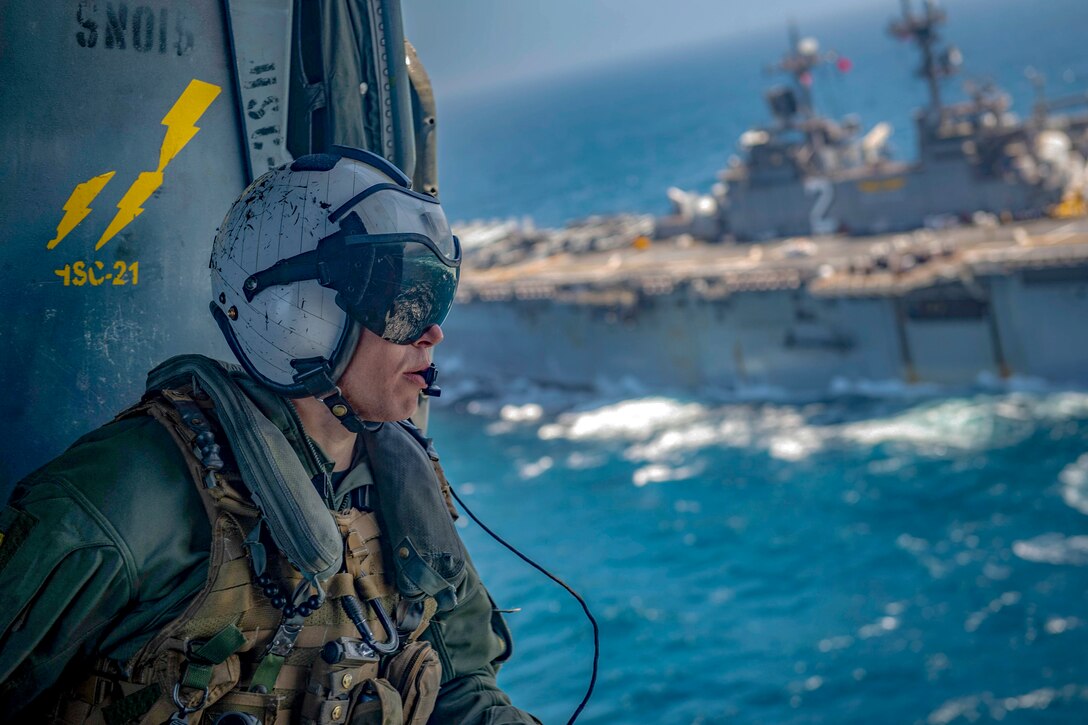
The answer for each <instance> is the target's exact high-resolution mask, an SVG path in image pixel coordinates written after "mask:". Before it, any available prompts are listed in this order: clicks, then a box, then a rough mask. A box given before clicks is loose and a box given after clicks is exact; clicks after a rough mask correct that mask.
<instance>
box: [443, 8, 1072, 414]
mask: <svg viewBox="0 0 1088 725" xmlns="http://www.w3.org/2000/svg"><path fill="white" fill-rule="evenodd" d="M902 11H903V14H902V17H901V18H899V19H897V20H895V21H893V22H892V24H891V25H890V28H889V30H890V32H891V34H892V35H894V36H897V37H901V38H907V39H910V40H913V41H915V42H916V44H917V46H918V47H919V49H920V51H921V55H922V63H921V66H920V68H919V70H918V74H919V75H920V76H921V78H922V79H923V80H924V81H925V83H926V85H927V87H928V90H929V103H928V105H927V106H926V107H924V108H922V109H920V110H919V111H918V112H917V113H916V116H915V119H916V124H917V130H918V139H919V150H918V159H917V160H916V161H914V162H911V163H906V162H901V161H895V160H893V159H891V158H890V156H889V154H888V153H887V151H886V149H885V143H884V142H885V140H886V139H887V136H888V133H889V129H888V127H887V124H877V126H875V127H874V128H873V129H872V130H871V131H869V132H868V133H866V134H864V135H861V134H860V124H858V123H857V122H856V121H854V120H852V119H846V120H844V121H834V120H832V119H829V118H826V117H823V116H820V115H819V114H817V113H816V112H815V110H814V108H813V104H812V99H811V95H810V91H809V87H808V83H807V78H809V77H810V73H811V71H812V69H813V68H814V67H815V66H816V65H817V64H819V63H823V62H828V61H833V60H834V57H833V56H832V55H830V54H821V53H820V51H819V48H818V46H817V45H816V43H815V42H814V41H811V40H809V39H802V38H798V37H797V35H796V33H794V34H793V37H792V38H791V50H790V52H789V53H788V54H787V55H786V57H785V58H784V59H783V60H782V61H781V62H780V63H779V64H778V65H777V66H776V68H777V69H778V70H779V71H783V72H785V73H786V74H787V75H788V76H789V77H790V78H791V80H792V84H791V85H789V86H786V87H778V88H775V89H772V90H771V91H770V92H769V93H768V94H767V99H768V103H769V106H770V108H771V111H772V114H773V116H774V119H775V120H774V123H773V124H772V125H769V126H766V127H760V128H755V129H752V130H750V131H748V132H747V133H745V134H744V135H743V136H742V137H741V148H742V150H743V151H744V152H745V154H746V157H745V158H744V159H743V160H739V161H737V162H735V163H734V164H732V165H730V166H729V167H728V168H727V169H726V170H725V171H724V172H723V173H722V174H721V181H722V183H721V184H719V185H718V186H717V187H716V188H715V190H714V192H713V193H712V194H710V195H698V194H689V193H685V192H680V191H677V190H670V196H672V198H673V201H674V204H675V206H676V213H675V214H674V215H672V216H671V217H667V218H663V219H657V220H654V219H652V218H651V217H648V216H635V215H630V216H621V217H614V218H609V219H590V220H585V221H583V222H580V223H577V224H574V225H571V226H570V227H568V228H566V229H563V230H538V229H533V228H526V227H519V226H517V225H513V226H511V227H508V228H506V229H496V228H495V227H479V226H475V227H464V228H462V229H460V230H459V231H460V233H461V235H462V237H463V238H464V239H465V240H466V242H467V244H466V246H467V247H470V248H471V249H470V251H469V254H468V264H469V268H468V269H466V270H465V272H464V274H463V278H462V279H463V281H462V286H461V292H460V299H459V303H458V305H456V306H455V308H454V311H453V312H452V313H451V315H450V318H449V319H448V320H447V322H446V324H445V327H446V329H447V339H448V342H447V344H446V346H445V349H444V351H443V354H444V359H445V360H446V361H447V363H451V362H452V363H457V362H459V363H462V364H463V366H464V369H465V370H466V371H474V372H476V373H479V374H480V375H481V377H482V378H485V379H486V378H488V377H495V378H499V379H504V380H507V379H509V378H510V377H523V378H526V379H529V380H531V381H536V382H540V383H547V384H556V385H564V386H575V387H598V388H599V387H602V386H603V387H606V388H607V387H609V386H613V387H614V386H616V385H617V384H620V385H630V386H632V387H635V388H636V389H637V388H644V389H662V388H666V389H681V390H688V391H693V392H706V391H709V390H718V391H721V392H723V393H726V394H736V393H738V392H741V393H745V394H755V395H765V394H771V393H776V392H785V393H788V394H794V393H803V394H824V393H827V392H828V391H829V390H830V391H865V390H872V389H874V388H879V387H882V386H886V384H887V383H889V382H891V383H934V384H939V385H963V384H972V383H976V382H978V381H979V380H983V381H986V380H1000V379H1002V378H1008V377H1010V376H1023V377H1028V378H1040V379H1044V380H1047V381H1053V382H1057V383H1069V382H1072V383H1081V384H1082V383H1084V382H1088V366H1086V365H1085V361H1086V360H1088V334H1086V333H1088V222H1086V221H1084V220H1083V219H1080V218H1078V215H1082V214H1083V211H1084V209H1083V206H1084V205H1083V191H1084V171H1085V164H1084V157H1083V151H1084V148H1083V145H1082V144H1083V142H1084V129H1085V128H1086V127H1088V124H1086V120H1088V119H1086V118H1085V117H1084V116H1073V115H1069V114H1065V115H1058V114H1057V113H1056V111H1057V110H1068V109H1069V108H1071V107H1073V106H1075V103H1069V102H1065V103H1062V104H1053V105H1047V104H1046V103H1045V101H1041V102H1037V103H1036V112H1035V113H1034V114H1033V115H1032V117H1031V118H1029V119H1028V120H1026V121H1021V120H1019V119H1017V118H1016V117H1015V116H1013V115H1012V114H1011V113H1010V112H1009V100H1008V97H1007V96H1006V95H1005V94H1004V93H1002V92H1001V91H1000V90H999V89H997V88H995V87H993V86H987V85H980V86H976V87H974V88H973V89H972V92H971V94H970V98H969V100H967V101H965V102H961V103H955V104H947V103H945V102H944V101H943V99H942V92H941V90H942V89H941V87H942V83H943V82H944V80H945V79H947V78H949V77H950V76H952V75H953V74H954V72H955V71H956V68H957V67H958V66H959V64H960V57H959V53H958V51H956V50H955V49H954V48H951V47H941V46H940V39H939V36H938V32H937V31H938V28H939V26H940V25H941V24H942V23H943V22H944V20H945V16H944V14H943V12H941V11H940V10H939V9H938V8H936V6H934V5H933V4H932V3H931V2H926V3H925V5H924V7H923V9H922V11H921V12H920V13H916V12H914V11H913V10H912V8H911V7H910V5H909V2H907V1H906V0H905V1H904V3H903V7H902ZM1043 217H1051V218H1043ZM1053 217H1059V218H1057V219H1055V218H1053ZM495 237H498V239H496V238H495ZM474 243H478V244H474ZM511 341H534V343H533V349H532V353H531V354H527V352H526V349H525V344H528V343H527V342H526V343H525V344H514V343H512V342H511Z"/></svg>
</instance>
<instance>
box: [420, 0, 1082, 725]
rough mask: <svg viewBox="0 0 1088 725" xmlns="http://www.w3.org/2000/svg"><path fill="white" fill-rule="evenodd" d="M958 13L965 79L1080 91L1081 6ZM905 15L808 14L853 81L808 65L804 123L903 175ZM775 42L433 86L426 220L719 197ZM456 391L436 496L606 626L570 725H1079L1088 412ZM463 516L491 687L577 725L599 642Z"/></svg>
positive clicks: (1069, 394)
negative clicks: (506, 653) (893, 159)
mask: <svg viewBox="0 0 1088 725" xmlns="http://www.w3.org/2000/svg"><path fill="white" fill-rule="evenodd" d="M948 5H949V13H950V20H949V24H948V26H947V28H946V33H945V35H946V37H947V38H949V39H950V40H951V41H952V42H955V43H956V44H957V45H959V46H960V48H961V49H962V50H963V53H964V56H965V59H966V60H965V69H966V71H967V72H966V73H965V77H975V78H976V79H977V78H990V79H993V80H996V81H998V82H999V83H1000V84H1002V85H1004V86H1005V87H1006V88H1007V89H1008V90H1009V91H1010V92H1011V93H1012V94H1013V96H1014V98H1015V106H1014V109H1015V110H1017V111H1019V112H1020V113H1026V112H1028V111H1029V110H1030V102H1031V87H1030V83H1029V82H1028V81H1027V79H1026V78H1025V76H1024V73H1023V71H1024V68H1025V67H1026V66H1028V65H1032V66H1034V67H1035V68H1036V69H1038V70H1039V71H1041V72H1043V73H1044V74H1045V75H1046V76H1047V78H1048V91H1049V93H1050V94H1051V95H1062V94H1065V93H1070V92H1073V91H1076V90H1080V91H1084V90H1086V89H1088V54H1086V53H1085V52H1084V48H1085V46H1084V40H1083V38H1084V31H1085V28H1088V3H1085V2H1083V0H1047V1H1045V2H1037V3H1036V2H1031V3H1029V2H1007V1H1006V2H982V1H980V0H966V1H964V2H950V3H948ZM896 10H897V4H896V3H894V2H887V3H883V2H882V3H874V5H873V7H872V9H871V10H866V11H863V12H858V13H856V14H853V15H851V16H849V17H840V18H834V19H825V20H821V21H816V22H812V23H811V24H808V23H805V22H804V20H805V19H804V18H799V20H801V21H802V31H803V32H804V33H812V34H815V35H817V36H819V37H820V39H821V42H822V45H823V47H824V48H835V49H837V50H838V51H839V52H841V53H842V54H844V55H846V56H848V57H849V58H850V59H851V60H852V61H853V63H854V69H853V70H852V71H851V72H850V73H849V74H846V75H843V74H840V73H838V72H837V71H834V70H831V69H824V70H823V71H821V72H820V73H819V74H818V75H817V77H816V83H815V88H814V91H815V94H816V99H817V104H818V106H820V107H821V108H822V109H824V110H825V111H827V112H829V113H832V114H834V115H841V114H844V113H847V112H856V113H858V114H859V115H860V117H861V120H862V123H863V126H864V127H865V128H866V129H867V128H870V127H871V126H872V125H873V124H874V123H876V122H877V121H880V120H889V121H891V122H892V123H893V124H894V126H895V135H894V136H893V144H894V147H895V149H896V151H897V152H898V155H899V156H900V157H902V158H910V157H912V155H913V153H914V151H913V149H914V135H913V131H912V129H911V127H910V118H911V116H910V114H911V108H912V107H914V106H916V105H918V104H920V103H921V102H922V101H923V100H924V97H925V91H924V88H923V87H922V85H921V84H920V83H919V82H918V81H917V80H916V79H914V78H912V76H911V71H912V69H913V68H914V67H915V65H916V64H917V56H916V53H915V52H914V51H913V50H912V49H911V48H909V47H907V46H904V45H902V44H899V43H898V42H896V41H893V40H892V39H890V38H888V37H887V36H886V35H884V33H883V27H884V25H885V24H886V23H887V21H888V19H889V18H890V17H891V16H892V15H893V14H895V12H896ZM723 32H724V29H723ZM619 41H622V39H618V42H619ZM785 42H786V41H785V28H783V29H782V30H781V31H776V32H774V33H767V34H765V35H763V36H759V35H755V36H751V37H748V38H745V39H742V40H737V41H729V42H723V43H720V44H714V45H710V46H704V47H699V48H692V49H687V50H684V51H682V52H677V53H675V54H673V55H671V56H667V57H663V58H647V59H641V60H639V61H637V62H633V63H629V64H626V65H622V66H616V67H611V68H591V69H586V71H585V73H583V74H579V75H577V76H568V77H565V78H557V79H552V80H550V81H547V82H539V83H533V84H527V85H523V86H515V87H508V88H500V89H492V90H490V91H487V92H484V93H477V94H475V95H471V96H461V97H453V98H445V97H443V96H442V95H441V89H439V103H440V106H439V113H440V159H441V167H440V168H441V178H442V189H443V190H442V195H443V201H444V205H445V206H446V208H447V210H448V212H449V215H450V216H451V218H454V219H462V220H469V219H480V218H485V219H486V218H510V217H523V216H531V217H532V218H534V219H535V220H536V222H537V223H538V224H541V225H558V224H562V223H564V222H565V221H567V220H571V219H575V218H579V217H584V216H586V215H589V214H603V213H614V212H644V213H663V212H665V211H666V210H667V203H666V197H665V194H664V191H665V189H666V187H668V186H670V185H677V186H681V187H683V188H688V189H699V190H704V191H705V190H708V189H709V187H710V185H711V184H712V183H713V182H714V181H715V174H716V172H717V171H718V170H719V169H720V168H721V167H722V166H723V165H724V164H725V162H726V159H727V158H728V156H729V155H730V154H731V153H733V152H734V150H735V147H734V143H735V140H736V138H737V136H738V134H739V133H741V132H742V131H743V130H744V129H745V128H747V127H748V126H749V125H751V124H755V123H760V122H764V121H765V120H766V112H765V110H764V108H763V101H762V93H763V90H764V88H765V87H766V86H767V85H768V84H769V83H770V82H771V79H770V78H769V77H768V76H766V75H765V74H764V73H763V68H764V67H765V66H766V65H768V64H770V63H772V62H773V61H774V60H776V58H777V56H778V54H780V53H781V51H782V50H783V49H784V47H785ZM956 86H957V84H956V83H951V84H949V85H948V93H949V95H950V96H951V97H953V98H954V97H957V95H958V94H959V93H960V92H959V91H957V90H956ZM510 344H511V345H519V346H521V347H523V348H524V352H525V354H526V355H532V354H533V346H534V345H537V344H539V345H546V344H549V343H548V340H546V339H540V340H511V341H510ZM438 357H439V359H440V358H441V352H439V355H438ZM449 377H450V378H451V379H449V380H444V381H443V382H444V383H445V384H447V393H448V395H447V397H445V398H443V399H442V400H440V401H436V405H435V406H434V408H433V413H432V421H431V433H432V434H433V435H434V436H435V437H436V439H437V441H438V443H439V446H440V450H442V451H444V462H445V465H446V470H447V473H448V474H449V477H450V480H451V481H453V483H454V485H455V487H456V488H457V489H458V490H459V492H460V493H461V495H462V496H463V497H464V499H465V502H466V503H467V504H468V505H469V506H470V507H472V508H473V510H474V511H475V512H476V513H477V514H478V515H479V516H481V517H482V518H483V519H484V521H485V523H487V524H488V525H490V526H492V527H493V528H494V529H496V530H497V532H498V533H499V534H500V535H503V536H505V537H507V538H508V539H510V540H511V541H512V542H513V543H514V544H516V545H517V546H519V547H520V548H521V549H522V550H523V551H524V552H525V553H526V554H528V555H529V556H531V557H533V558H534V559H537V560H539V561H540V562H541V563H542V564H544V565H546V566H548V567H550V568H551V569H553V570H554V571H555V572H556V573H557V574H558V575H559V576H561V577H563V578H564V579H566V580H567V581H568V582H569V583H570V584H571V585H572V586H574V587H575V588H576V589H578V590H579V591H581V592H582V593H583V594H584V595H585V597H586V599H587V601H588V602H589V605H590V606H591V608H592V610H593V611H594V612H595V613H596V615H597V617H598V619H599V621H600V624H601V661H600V678H599V681H598V684H597V690H596V694H595V696H594V698H593V700H592V701H591V703H590V705H589V707H588V708H587V710H586V712H585V713H584V714H583V716H582V718H581V719H580V722H585V723H601V724H603V723H609V724H614V723H724V722H740V723H854V722H859V723H860V722H865V723H874V722H879V723H885V722H888V723H925V724H926V725H945V724H946V723H957V724H958V723H974V722H1003V723H1037V722H1061V723H1079V722H1088V654H1086V653H1088V518H1086V516H1088V393H1086V392H1084V391H1063V390H1046V389H1041V388H1032V387H1030V386H1029V387H1026V388H1024V389H1020V390H1017V389H1009V388H1001V387H997V388H994V387H992V386H991V387H989V388H979V389H974V390H959V391H945V394H942V395H936V394H933V392H932V391H919V390H913V391H912V390H910V389H898V388H894V387H892V388H889V389H887V390H884V391H883V394H881V395H878V396H875V397H863V396H852V395H840V396H837V397H829V398H828V399H826V400H818V401H788V400H777V401H774V402H743V401H732V402H731V401H728V400H726V401H717V402H710V401H707V400H702V399H693V398H692V399H685V398H678V397H675V396H670V395H667V394H665V393H663V392H661V391H652V390H648V391H642V392H639V393H628V394H616V393H614V392H612V393H609V392H600V393H580V394H572V393H567V392H561V391H554V390H551V391H549V390H544V389H534V388H529V387H525V386H523V385H519V384H518V383H517V381H507V385H506V386H505V392H504V393H503V394H502V395H501V396H498V397H495V396H490V397H489V396H485V395H483V394H481V393H477V394H475V395H473V394H470V393H468V392H467V391H469V390H471V389H472V388H471V386H467V385H464V383H465V382H466V381H464V380H456V379H452V378H454V376H452V375H451V376H449ZM492 382H493V383H494V381H492ZM458 387H461V388H462V389H463V392H462V393H461V394H457V388H458ZM451 398H452V399H453V400H451ZM461 523H462V524H464V528H463V530H462V531H463V535H464V537H465V539H466V540H467V541H468V544H469V547H470V550H471V552H472V554H473V557H474V559H475V561H476V563H477V565H478V567H479V569H480V570H481V572H482V574H483V576H484V578H485V580H486V581H487V583H488V585H489V587H490V588H491V590H492V593H493V594H494V596H495V598H496V599H497V601H498V603H499V604H500V606H502V607H505V608H517V609H519V610H520V611H518V612H516V613H513V614H510V615H508V617H507V618H508V621H509V623H510V625H511V627H512V629H513V631H514V634H515V638H516V652H515V655H514V658H513V660H512V661H511V662H510V663H509V664H508V665H507V666H506V667H505V668H504V669H503V672H502V674H501V677H500V682H501V683H502V685H503V686H504V687H505V688H506V689H507V690H508V691H509V692H510V693H511V694H512V695H513V697H514V699H515V701H516V702H517V703H519V704H520V705H522V706H523V707H526V708H528V709H531V710H532V711H534V712H536V713H537V714H538V715H539V716H540V717H541V718H542V719H543V720H544V722H545V723H549V724H550V723H562V722H566V720H567V717H568V716H569V714H570V713H571V711H572V710H573V709H574V707H575V705H576V704H577V702H578V701H579V699H580V698H581V696H582V693H583V691H584V688H585V685H586V682H587V679H588V676H589V667H590V660H591V655H592V646H591V630H590V627H589V625H588V623H587V622H586V621H585V620H584V618H583V616H582V613H581V610H580V608H579V607H578V606H577V605H576V604H575V602H574V601H573V600H571V599H570V598H569V596H568V595H567V594H566V593H565V592H563V591H562V590H560V589H559V588H558V587H556V586H554V585H553V584H551V583H550V582H548V581H547V580H546V579H544V578H543V577H542V576H540V575H539V574H537V573H536V572H534V571H533V570H531V569H530V568H529V567H527V566H526V565H524V564H523V563H521V562H520V561H519V560H517V559H516V558H515V557H514V556H513V555H511V554H510V553H508V552H507V551H506V550H504V549H503V548H501V547H500V546H499V545H498V544H496V543H494V542H493V541H491V540H490V539H489V538H488V537H487V536H486V535H485V534H483V533H482V532H481V531H480V530H479V529H478V528H477V527H476V526H475V525H474V524H471V523H469V522H468V521H467V517H466V518H463V519H462V521H461Z"/></svg>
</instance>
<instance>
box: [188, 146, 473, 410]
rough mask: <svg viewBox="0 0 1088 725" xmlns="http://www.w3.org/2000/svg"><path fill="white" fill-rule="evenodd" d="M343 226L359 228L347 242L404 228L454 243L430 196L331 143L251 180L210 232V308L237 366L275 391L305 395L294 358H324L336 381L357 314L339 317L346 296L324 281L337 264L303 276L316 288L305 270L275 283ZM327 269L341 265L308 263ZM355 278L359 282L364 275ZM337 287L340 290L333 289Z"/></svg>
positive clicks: (357, 327) (388, 168)
mask: <svg viewBox="0 0 1088 725" xmlns="http://www.w3.org/2000/svg"><path fill="white" fill-rule="evenodd" d="M349 223H354V224H356V225H358V228H359V229H360V230H363V231H362V232H359V233H358V236H354V237H351V239H361V238H364V234H365V235H394V234H401V235H405V234H406V235H407V236H412V237H419V238H420V239H423V240H424V241H428V243H430V244H431V245H432V246H435V247H436V248H441V249H443V250H445V249H446V248H447V247H448V248H449V250H450V256H453V251H452V250H453V246H454V245H456V241H455V240H453V237H452V234H451V232H450V228H449V224H448V222H447V221H446V217H445V214H444V213H443V211H442V207H441V206H440V205H439V204H438V202H437V201H436V200H435V199H433V198H432V197H429V196H426V195H423V194H418V193H416V192H413V191H410V183H409V181H408V178H407V177H406V176H405V175H404V174H403V173H402V172H401V171H400V170H399V169H397V168H396V167H395V166H393V165H392V164H390V163H389V162H387V161H386V160H385V159H383V158H381V157H380V156H377V155H375V154H372V153H370V152H366V151H359V150H357V149H349V148H346V147H339V146H336V147H333V150H332V151H331V152H330V153H324V154H312V155H308V156H302V157H300V158H298V159H297V160H295V161H294V162H293V163H290V164H286V165H284V166H280V167H278V168H276V169H273V170H271V171H269V172H268V173H266V174H264V175H263V176H261V177H259V178H258V179H256V180H255V181H254V182H253V183H252V184H250V185H249V187H247V188H246V190H245V191H244V192H242V195H241V196H240V197H239V198H238V200H237V201H235V203H234V205H233V206H232V207H231V209H230V211H229V212H227V215H226V217H225V218H224V220H223V223H222V225H221V226H220V228H219V231H218V233H217V235H216V237H215V242H214V245H213V248H212V255H211V261H210V265H209V266H210V267H211V275H212V292H213V300H212V302H211V310H212V314H213V316H214V317H215V318H216V321H217V322H218V324H219V327H220V329H221V330H222V331H223V334H224V336H225V337H226V339H227V343H228V344H229V345H230V347H231V349H232V351H233V352H234V354H235V356H236V357H237V358H238V360H239V362H240V363H241V364H242V366H243V368H245V369H246V372H248V373H249V374H250V375H251V376H253V377H254V378H256V379H257V380H259V381H260V382H262V383H264V384H265V385H267V386H268V387H271V388H272V389H274V390H276V391H277V392H280V393H281V394H284V395H289V396H291V397H303V396H306V395H308V394H309V393H307V392H306V389H305V388H304V386H303V385H301V384H300V383H299V380H298V367H297V366H296V365H295V364H294V363H297V362H298V361H300V360H312V359H314V358H321V359H323V360H324V361H325V362H326V363H327V366H328V369H329V370H330V371H331V377H332V379H333V380H334V381H335V380H337V379H338V378H339V377H340V375H342V374H343V371H344V369H345V368H346V367H347V364H348V361H349V360H350V358H351V355H352V353H353V351H354V349H355V345H356V343H357V342H358V340H359V337H360V334H361V332H362V325H361V323H360V321H359V320H358V319H356V318H358V317H359V315H357V314H356V315H354V316H353V315H350V314H348V311H347V310H346V309H345V307H347V308H348V309H352V308H351V306H350V304H349V303H350V300H349V301H348V302H347V303H346V302H345V294H341V293H340V292H338V290H337V289H335V288H334V287H332V286H329V279H328V277H329V276H335V275H336V274H342V269H332V270H330V269H318V270H317V273H315V274H313V275H311V276H313V277H318V276H320V277H324V278H325V279H324V280H323V281H324V284H323V283H322V280H319V279H316V278H310V279H300V278H301V277H306V276H307V275H306V274H301V275H296V278H299V279H297V281H289V282H286V283H282V281H283V279H284V278H285V272H284V271H285V270H288V272H287V275H288V278H289V276H290V273H289V270H290V269H297V266H298V265H299V264H300V262H299V260H308V258H310V257H313V259H314V260H316V259H317V257H318V254H319V252H321V253H323V250H324V247H322V249H319V242H321V243H322V244H323V245H324V244H327V240H328V239H329V238H333V239H335V238H337V237H338V236H340V235H344V234H346V232H345V231H344V230H345V228H347V226H348V224H349ZM379 238H381V237H379ZM457 250H458V255H457V256H458V257H459V246H458V247H457ZM309 252H312V253H313V254H310V255H307V254H306V253H309ZM300 255H302V256H300ZM458 261H459V260H458ZM277 264H278V265H279V266H278V267H277V266H276V265H277ZM292 265H294V267H292ZM330 266H333V267H336V266H339V267H342V266H343V265H327V264H324V263H322V264H321V265H317V264H315V268H316V267H330ZM439 266H441V265H439ZM258 280H260V282H259V284H258ZM361 282H362V283H363V284H367V280H366V279H365V278H364V279H362V280H361ZM453 286H454V287H455V286H456V278H454V280H453ZM341 290H342V291H343V292H346V289H344V288H343V286H342V285H341ZM247 292H248V293H247ZM357 294H358V293H356V295H357ZM451 296H452V292H451ZM442 316H443V317H444V314H443V315H442ZM367 327H371V325H369V324H368V325H367ZM379 334H380V333H379Z"/></svg>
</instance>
